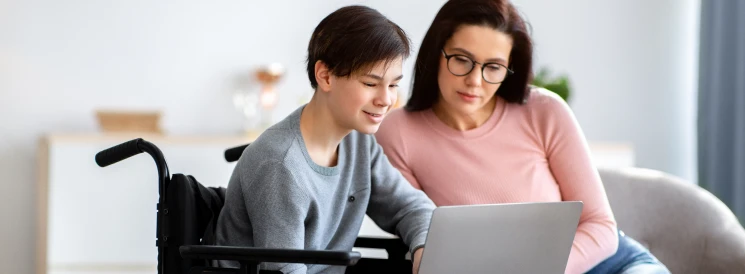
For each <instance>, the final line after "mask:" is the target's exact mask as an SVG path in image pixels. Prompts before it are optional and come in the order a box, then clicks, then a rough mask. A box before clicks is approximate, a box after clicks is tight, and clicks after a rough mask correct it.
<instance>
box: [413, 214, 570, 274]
mask: <svg viewBox="0 0 745 274" xmlns="http://www.w3.org/2000/svg"><path fill="white" fill-rule="evenodd" d="M582 206H583V204H582V202H549V203H516V204H495V205H468V206H444V207H438V208H437V209H435V211H434V213H433V216H432V222H431V223H430V227H429V233H428V235H427V241H426V245H425V248H424V253H423V255H422V261H421V264H420V268H419V273H420V274H452V273H463V274H465V273H510V274H514V273H530V274H541V273H552V274H553V273H564V269H565V268H566V264H567V260H568V258H569V252H570V250H571V247H572V242H573V241H574V234H575V233H576V230H577V226H578V224H579V217H580V214H581V213H582Z"/></svg>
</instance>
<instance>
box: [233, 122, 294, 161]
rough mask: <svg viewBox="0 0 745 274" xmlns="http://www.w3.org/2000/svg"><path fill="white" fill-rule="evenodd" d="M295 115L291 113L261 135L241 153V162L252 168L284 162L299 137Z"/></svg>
mask: <svg viewBox="0 0 745 274" xmlns="http://www.w3.org/2000/svg"><path fill="white" fill-rule="evenodd" d="M297 115H298V114H297V113H296V112H293V113H292V114H290V115H289V116H288V117H286V118H285V119H283V120H282V121H280V122H278V123H276V124H274V125H272V126H271V127H269V128H268V129H266V130H265V131H264V132H263V133H261V135H259V137H258V138H256V140H254V141H253V142H251V144H250V145H249V146H248V147H247V148H246V150H245V151H243V154H242V155H241V160H242V161H241V162H248V163H249V164H251V165H254V166H259V164H261V163H265V162H275V163H276V162H284V161H285V158H286V157H287V154H288V152H290V150H291V149H292V148H293V146H294V145H295V144H296V140H297V138H298V137H299V136H298V135H299V129H298V128H297V125H295V124H296V123H298V120H299V118H298V117H296V116H297Z"/></svg>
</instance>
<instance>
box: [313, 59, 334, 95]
mask: <svg viewBox="0 0 745 274" xmlns="http://www.w3.org/2000/svg"><path fill="white" fill-rule="evenodd" d="M315 72H316V83H318V90H320V91H322V92H329V91H331V71H329V67H328V66H326V63H324V62H323V61H320V60H319V61H316V67H315Z"/></svg>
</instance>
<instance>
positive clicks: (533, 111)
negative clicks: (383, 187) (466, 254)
mask: <svg viewBox="0 0 745 274" xmlns="http://www.w3.org/2000/svg"><path fill="white" fill-rule="evenodd" d="M532 53H533V52H532V42H531V38H530V36H529V34H528V32H527V28H526V23H525V22H524V20H523V19H522V18H521V17H520V15H519V14H518V13H517V11H516V10H515V8H514V7H513V6H512V5H511V4H510V3H509V2H507V1H503V0H450V1H448V2H447V3H446V4H445V5H444V6H443V7H442V8H441V9H440V11H439V13H438V14H437V16H436V17H435V19H434V21H433V22H432V25H431V26H430V28H429V30H428V32H427V34H426V35H425V37H424V41H423V42H422V46H421V49H420V50H419V53H418V56H417V59H416V63H415V66H414V67H415V72H414V82H413V90H412V94H411V98H410V100H409V101H408V102H407V104H406V106H405V109H403V110H402V109H398V110H395V111H392V112H391V113H390V114H389V117H388V118H386V120H385V121H384V122H383V124H382V125H381V127H380V130H379V131H378V132H377V134H376V137H377V139H378V142H379V143H380V144H381V146H383V149H384V151H385V153H386V155H387V156H388V158H389V159H390V161H391V162H392V163H393V165H394V166H395V167H397V168H398V169H399V170H400V171H401V172H402V173H403V174H404V176H405V177H406V178H407V179H408V180H409V182H410V183H411V184H412V185H414V187H416V188H419V189H422V190H423V191H424V192H425V193H426V194H427V195H428V196H429V197H430V198H431V199H432V200H433V201H434V202H435V204H437V205H438V206H446V205H465V204H484V203H514V202H551V201H562V200H563V201H583V202H584V208H583V211H582V215H581V217H580V223H579V226H578V228H577V232H576V235H575V239H574V243H573V245H572V249H571V253H570V255H569V260H568V264H567V268H566V273H587V272H590V273H631V272H633V271H641V273H669V272H668V270H667V269H666V268H665V266H664V265H662V264H661V263H660V262H659V261H658V260H657V259H656V258H655V257H654V256H652V255H651V254H650V253H649V252H648V251H647V250H646V249H644V247H642V246H641V245H640V244H638V243H637V242H636V241H634V240H633V239H631V238H629V237H628V236H624V235H623V233H622V232H620V231H618V230H617V228H616V221H615V219H614V216H613V212H612V211H611V208H610V205H609V203H608V199H607V197H606V194H605V190H604V188H603V185H602V183H601V181H600V177H599V175H598V173H597V171H596V169H595V166H594V165H593V163H592V160H591V158H590V153H589V151H588V147H587V144H586V141H585V139H584V136H583V133H582V131H581V129H580V128H579V126H578V124H577V122H576V120H575V118H574V116H573V114H572V112H571V110H570V109H569V108H568V106H567V105H566V103H565V102H564V101H562V100H561V98H560V97H558V96H556V95H555V94H553V93H551V92H549V91H546V90H543V89H536V88H531V87H529V86H528V84H529V83H530V81H531V78H532V75H531V69H532ZM634 273H639V272H634Z"/></svg>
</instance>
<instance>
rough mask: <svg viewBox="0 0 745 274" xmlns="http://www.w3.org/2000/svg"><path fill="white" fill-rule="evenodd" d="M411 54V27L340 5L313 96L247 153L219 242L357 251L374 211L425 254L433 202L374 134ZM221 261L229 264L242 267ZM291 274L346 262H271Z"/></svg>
mask: <svg viewBox="0 0 745 274" xmlns="http://www.w3.org/2000/svg"><path fill="white" fill-rule="evenodd" d="M409 52H410V45H409V39H408V37H407V36H406V34H405V33H404V31H403V30H402V29H401V28H399V27H398V26H397V25H396V24H394V23H393V22H391V21H389V20H388V19H387V18H386V17H384V16H383V15H382V14H380V13H379V12H377V11H376V10H374V9H371V8H367V7H363V6H349V7H344V8H341V9H339V10H337V11H335V12H334V13H332V14H330V15H329V16H327V17H326V18H325V19H323V20H322V21H321V23H320V24H319V25H318V26H317V27H316V29H315V31H314V32H313V36H312V37H311V40H310V43H309V45H308V68H307V70H308V77H309V79H310V82H311V86H312V87H313V88H314V89H315V93H314V95H313V98H312V99H311V100H310V102H309V103H308V104H306V105H304V106H302V107H300V108H298V109H297V110H296V111H294V112H293V113H292V114H290V115H289V116H288V117H286V118H285V119H284V120H282V121H281V122H279V123H277V124H275V125H274V126H272V127H270V128H269V129H267V130H266V131H265V132H264V133H263V134H262V135H261V136H260V137H259V138H258V139H257V140H256V141H255V142H253V143H252V144H251V145H250V146H249V147H248V148H247V149H246V151H244V153H243V155H242V156H241V158H240V160H239V161H238V163H237V165H236V168H235V171H234V172H233V176H232V177H231V179H230V182H229V185H228V190H227V194H226V199H225V207H224V208H223V210H222V213H221V214H220V217H219V219H218V224H217V232H216V234H217V235H216V236H217V242H218V244H220V245H233V246H255V247H266V248H289V249H309V250H351V249H352V247H353V245H354V241H355V239H356V238H357V235H358V233H359V230H360V227H361V225H362V220H363V218H364V216H365V214H367V215H369V216H370V217H371V218H372V219H373V220H374V221H375V222H376V223H377V224H378V226H380V227H381V228H382V229H384V230H386V231H388V232H390V233H394V234H397V235H399V236H400V237H401V239H402V240H403V241H404V242H405V243H406V244H407V245H409V246H410V251H411V253H412V254H414V256H413V257H412V258H413V263H414V272H416V270H417V268H418V265H419V260H420V259H421V253H422V249H421V248H422V247H423V245H424V241H425V238H426V233H427V229H428V226H429V221H430V217H431V214H432V211H433V210H434V207H435V206H434V204H433V203H432V201H431V200H430V199H429V198H428V197H427V196H426V195H425V194H424V193H423V192H421V191H419V190H416V189H414V188H413V187H412V186H411V185H410V184H409V183H408V182H406V181H405V179H404V177H402V175H401V174H400V173H399V172H398V170H397V169H395V168H394V167H393V166H392V165H391V164H390V163H389V162H388V158H387V157H386V156H385V155H384V154H383V151H382V149H381V147H380V146H379V145H378V144H377V142H376V141H375V138H374V137H373V136H372V134H373V133H375V132H376V131H377V130H378V126H379V125H380V122H382V120H383V118H384V116H385V115H386V113H388V111H389V110H390V109H391V108H392V106H393V105H394V104H395V101H396V98H397V90H396V89H397V86H398V82H399V81H400V80H401V78H402V77H403V76H402V74H401V67H402V63H403V60H404V59H405V58H407V57H408V55H409ZM230 263H232V262H220V264H221V266H233V267H237V265H233V264H230ZM262 269H269V270H279V271H282V272H283V273H293V274H297V273H320V272H323V273H344V270H345V268H344V267H339V266H336V267H333V266H327V265H308V266H306V265H302V264H264V265H262Z"/></svg>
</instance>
